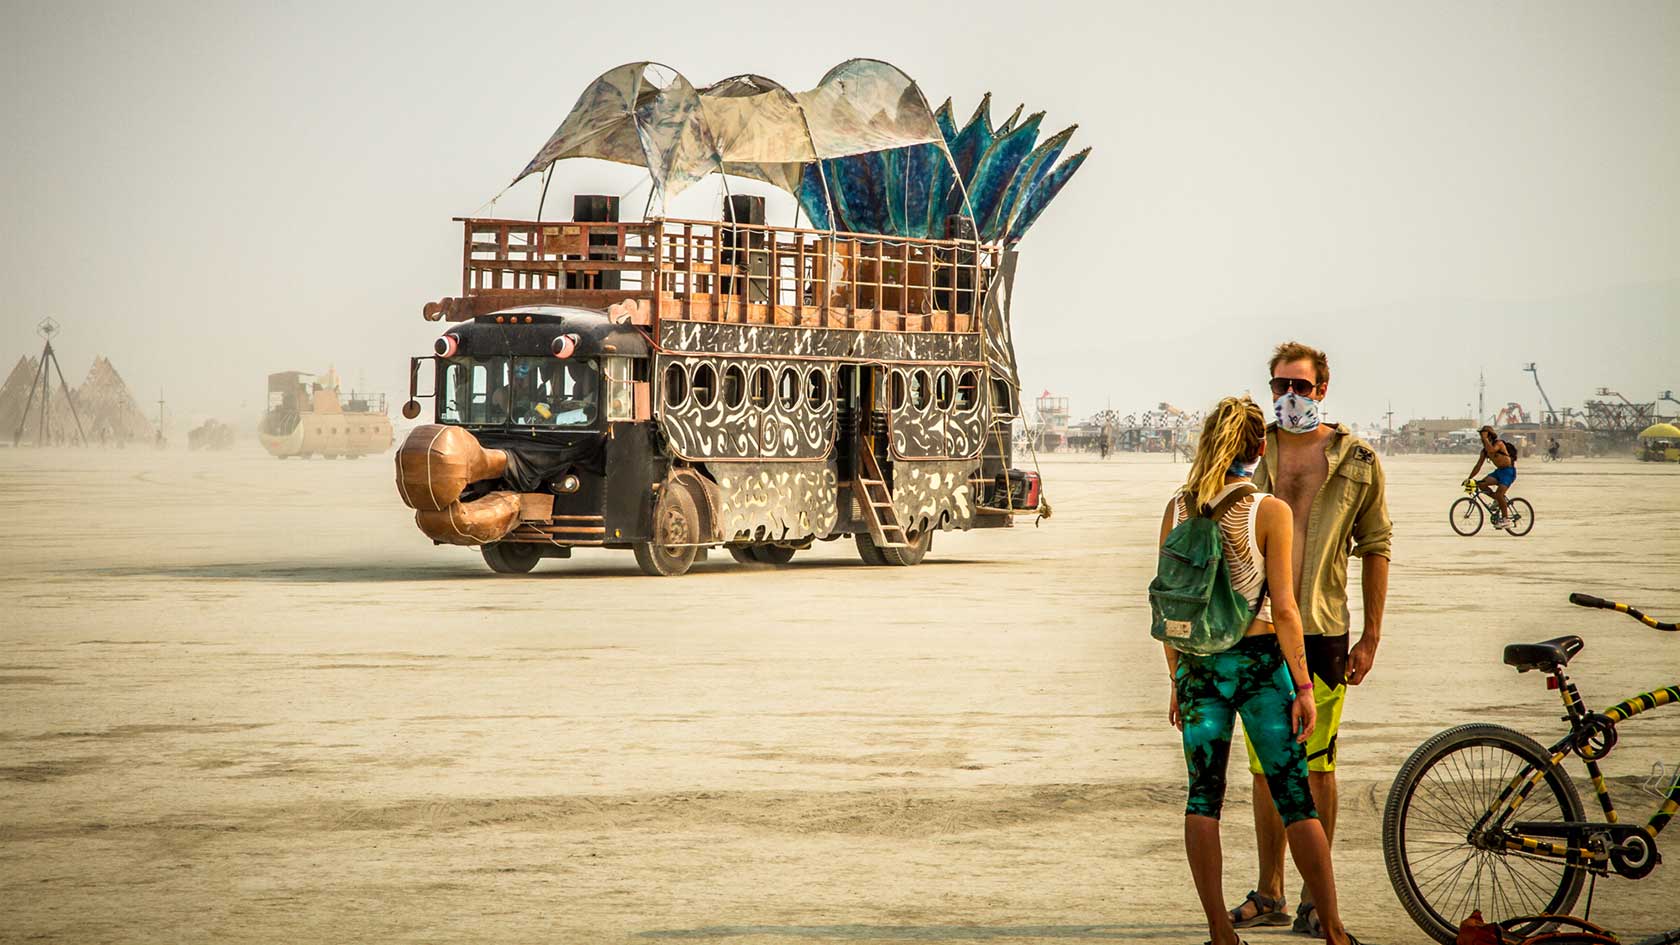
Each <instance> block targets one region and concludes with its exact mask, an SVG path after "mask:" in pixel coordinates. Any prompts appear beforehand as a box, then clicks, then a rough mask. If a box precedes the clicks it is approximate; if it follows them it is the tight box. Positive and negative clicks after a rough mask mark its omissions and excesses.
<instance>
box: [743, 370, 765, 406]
mask: <svg viewBox="0 0 1680 945" xmlns="http://www.w3.org/2000/svg"><path fill="white" fill-rule="evenodd" d="M747 397H748V398H749V399H751V400H752V405H753V406H754V407H768V406H770V369H769V368H767V367H757V368H753V373H752V387H751V388H750V389H749V390H748V393H747Z"/></svg>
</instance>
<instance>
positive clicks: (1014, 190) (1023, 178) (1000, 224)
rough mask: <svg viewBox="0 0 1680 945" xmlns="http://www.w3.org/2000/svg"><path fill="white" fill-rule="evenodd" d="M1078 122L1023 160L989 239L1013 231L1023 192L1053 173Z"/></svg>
mask: <svg viewBox="0 0 1680 945" xmlns="http://www.w3.org/2000/svg"><path fill="white" fill-rule="evenodd" d="M1078 127H1079V126H1078V125H1070V126H1068V127H1067V128H1064V129H1062V130H1061V131H1059V132H1057V133H1056V134H1054V135H1051V136H1050V139H1049V140H1048V141H1045V142H1044V143H1043V144H1040V145H1039V146H1038V147H1037V148H1034V149H1033V153H1031V154H1029V155H1027V159H1026V160H1025V161H1022V162H1021V169H1020V170H1019V171H1017V172H1016V174H1015V179H1014V180H1013V181H1011V182H1010V184H1009V192H1008V193H1006V194H1004V195H1003V204H1002V205H1001V206H999V207H998V212H997V216H996V217H995V218H994V224H993V226H992V227H991V229H989V230H988V235H987V236H986V238H987V239H990V240H999V239H1002V238H1003V237H1004V235H1005V234H1007V233H1008V232H1009V226H1010V224H1011V223H1013V222H1014V221H1015V216H1016V213H1017V212H1018V211H1019V210H1020V207H1021V195H1022V194H1025V193H1026V192H1027V191H1029V190H1031V189H1032V188H1033V186H1034V185H1035V184H1037V183H1038V182H1039V181H1040V180H1043V179H1044V175H1046V174H1048V173H1050V168H1051V167H1052V166H1054V165H1055V163H1056V158H1058V157H1061V155H1062V149H1063V148H1066V147H1067V143H1068V140H1069V139H1071V138H1072V137H1073V133H1074V131H1075V130H1076V129H1078Z"/></svg>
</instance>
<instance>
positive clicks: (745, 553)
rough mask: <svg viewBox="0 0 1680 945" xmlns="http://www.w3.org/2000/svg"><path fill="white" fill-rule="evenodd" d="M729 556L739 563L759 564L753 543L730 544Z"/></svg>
mask: <svg viewBox="0 0 1680 945" xmlns="http://www.w3.org/2000/svg"><path fill="white" fill-rule="evenodd" d="M728 548H729V557H731V558H734V559H735V561H736V562H737V563H739V564H758V563H759V562H758V556H757V555H755V554H753V550H752V546H751V545H729V546H728Z"/></svg>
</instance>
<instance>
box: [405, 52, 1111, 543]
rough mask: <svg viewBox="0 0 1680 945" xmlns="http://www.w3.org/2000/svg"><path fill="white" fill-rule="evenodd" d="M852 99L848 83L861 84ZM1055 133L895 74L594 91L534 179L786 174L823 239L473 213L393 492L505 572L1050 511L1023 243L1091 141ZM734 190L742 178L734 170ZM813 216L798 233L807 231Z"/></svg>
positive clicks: (938, 527) (873, 65) (535, 164)
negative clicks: (1018, 431)
mask: <svg viewBox="0 0 1680 945" xmlns="http://www.w3.org/2000/svg"><path fill="white" fill-rule="evenodd" d="M842 93H843V94H842ZM1041 119H1042V115H1034V116H1030V117H1029V118H1028V119H1026V120H1021V118H1020V112H1019V110H1017V112H1016V113H1015V114H1014V115H1013V116H1011V117H1010V119H1009V120H1008V121H1006V122H1004V123H1003V124H1001V125H996V126H994V124H993V122H992V120H991V117H990V113H989V108H988V105H987V103H986V102H984V101H983V102H982V104H981V106H980V107H979V108H978V109H977V110H976V111H975V113H974V115H973V117H972V118H971V119H969V121H968V122H967V123H966V124H965V125H963V126H961V127H958V126H957V125H956V124H955V122H954V121H953V119H952V114H951V106H950V103H949V102H946V103H945V105H944V106H942V107H941V108H940V109H938V110H937V111H935V110H933V109H930V108H928V106H927V104H926V100H925V98H924V97H923V96H922V94H921V91H920V89H919V88H918V87H917V86H916V85H915V83H914V82H912V81H911V80H910V79H909V78H908V77H907V76H905V75H904V74H903V73H902V72H900V71H899V70H897V69H896V68H894V67H892V66H890V65H888V64H886V63H881V62H878V61H874V60H852V61H850V62H847V63H843V64H841V65H840V66H837V67H835V69H833V70H831V71H830V72H829V74H828V76H826V77H825V78H824V80H823V83H822V84H820V85H819V86H818V87H817V88H816V89H814V90H811V91H809V92H800V93H793V92H789V91H788V90H786V89H784V88H783V87H781V86H780V85H777V84H776V83H774V82H773V81H771V80H769V79H766V78H763V77H762V76H737V77H735V78H732V79H726V80H724V81H722V82H719V83H714V84H713V85H710V86H706V87H705V88H700V89H697V88H695V87H694V86H692V85H691V84H690V83H689V82H688V81H687V80H686V79H684V78H683V77H682V76H681V75H680V74H679V73H676V72H675V71H673V70H670V69H668V68H666V67H663V66H658V65H657V64H653V63H632V64H629V65H626V66H621V67H619V68H617V69H614V70H611V71H609V72H607V73H605V74H604V75H602V76H601V77H600V78H598V79H596V80H595V82H594V83H592V84H591V85H590V87H589V88H588V89H587V90H586V91H585V92H584V94H583V96H582V97H581V98H580V99H579V101H578V104H577V105H576V106H575V107H574V108H573V110H572V112H571V113H570V114H569V115H568V116H567V117H566V120H565V122H564V123H562V125H561V126H560V128H559V129H558V130H557V131H556V132H555V133H554V135H553V136H552V137H551V138H550V139H549V141H548V143H547V144H545V145H544V147H543V149H542V150H541V151H540V152H538V154H537V156H536V157H535V158H533V159H532V161H531V162H530V163H529V164H528V165H527V167H526V169H525V171H524V172H523V173H522V174H521V175H520V177H519V178H516V182H517V180H518V179H522V178H524V177H527V176H530V175H533V174H544V175H545V181H544V183H545V190H544V202H545V203H546V198H547V189H546V185H547V184H548V183H549V181H548V180H547V176H552V175H553V172H554V170H555V168H556V166H557V162H559V161H561V160H563V159H565V158H572V157H593V158H599V159H605V160H611V161H616V162H619V163H623V164H631V165H637V166H643V167H645V168H646V170H647V172H648V174H649V177H650V184H651V186H650V197H649V210H651V209H652V205H653V202H654V200H655V199H658V200H659V201H660V202H661V205H663V202H664V201H665V200H668V199H669V198H670V197H672V196H674V195H675V193H676V192H678V191H679V190H680V189H682V188H684V187H686V186H688V185H690V184H692V183H695V182H697V181H699V180H701V179H704V178H706V177H707V176H708V175H712V174H724V175H731V176H735V177H745V178H750V179H755V180H759V181H763V182H767V183H770V184H773V185H776V186H777V187H779V188H781V189H783V190H785V191H786V192H787V193H788V194H790V195H791V196H792V197H793V198H794V202H795V203H796V204H797V207H798V212H799V214H800V217H801V218H802V220H803V222H805V223H806V224H807V225H805V226H787V227H783V226H772V225H768V224H766V223H765V222H764V208H765V203H764V200H763V198H762V197H756V196H749V195H743V194H733V195H729V194H725V195H724V196H723V199H722V201H721V203H722V209H721V213H720V214H719V219H716V220H700V219H683V218H675V217H667V216H663V215H660V214H654V213H644V214H643V217H642V219H640V220H623V219H621V218H620V213H619V201H618V199H617V198H614V197H610V196H594V195H577V196H575V197H574V198H573V200H572V211H573V212H572V214H571V219H569V220H545V219H543V218H542V213H541V210H539V212H538V214H537V216H536V218H535V219H530V220H515V219H502V218H458V221H459V222H460V223H461V224H462V230H463V234H462V269H461V291H460V294H459V295H458V296H453V297H448V298H443V299H440V300H437V301H433V302H429V303H427V304H426V305H425V306H424V308H423V315H424V317H425V318H427V319H428V320H432V321H446V322H447V323H448V328H447V329H446V330H445V331H443V333H442V334H441V335H440V336H439V337H438V338H437V339H436V342H435V345H434V349H433V352H432V353H431V354H429V355H424V356H418V357H412V358H411V359H410V365H409V379H410V380H409V399H408V401H407V403H405V404H404V407H403V414H404V416H405V417H407V418H409V419H410V420H414V419H418V418H420V417H421V414H422V412H423V411H425V410H426V408H425V407H423V406H422V403H421V402H422V401H428V400H429V401H430V413H431V416H430V418H429V420H430V422H427V423H423V424H422V425H420V426H418V427H416V428H414V429H413V430H412V431H411V432H410V434H409V435H408V437H407V439H406V441H405V442H404V443H403V444H402V446H401V447H400V448H399V450H398V452H397V457H396V466H397V470H396V479H397V489H398V493H399V495H400V497H401V498H402V500H403V502H404V503H405V504H406V505H408V506H409V507H410V508H412V509H414V510H415V523H416V525H417V526H418V527H419V529H420V531H421V532H422V533H424V534H425V535H426V536H427V537H429V538H430V539H431V540H432V541H433V542H434V543H436V544H440V545H460V546H471V547H476V548H478V549H479V550H480V552H481V553H482V555H483V557H484V560H485V562H486V563H487V564H488V565H489V566H490V567H491V568H492V569H493V570H495V571H497V572H502V573H524V572H528V571H530V570H531V569H532V568H533V567H534V566H535V565H536V564H537V563H538V562H539V561H540V560H541V559H543V558H567V557H570V556H571V554H572V551H573V549H575V548H616V549H629V550H631V551H632V552H633V553H634V555H635V560H636V562H637V564H638V565H639V566H640V568H641V570H642V571H643V572H645V573H647V574H651V575H664V576H670V575H679V574H682V573H684V572H686V571H687V570H688V569H689V568H690V567H691V566H692V564H693V563H694V562H695V561H697V560H700V559H702V558H703V557H705V555H706V553H707V550H708V549H714V548H723V549H726V550H727V551H728V552H729V553H730V554H731V555H732V556H733V557H734V558H735V559H736V560H737V561H740V562H743V563H760V564H784V563H786V562H788V561H789V560H791V559H792V557H793V556H794V555H795V554H796V553H797V552H798V551H800V550H801V549H805V548H809V547H811V545H812V544H813V543H814V542H817V541H831V540H839V539H846V538H850V539H851V540H852V541H853V542H854V543H855V545H856V548H857V552H858V554H859V556H860V557H861V558H862V559H863V561H865V562H867V563H869V564H874V565H898V566H905V565H914V564H916V563H918V562H920V561H921V560H923V557H924V556H925V555H927V554H928V553H929V551H930V549H931V548H932V544H933V539H934V534H935V533H936V532H940V531H949V530H968V529H975V528H1003V527H1010V526H1011V525H1012V524H1013V522H1014V519H1015V517H1017V516H1019V515H1022V514H1029V515H1032V514H1044V513H1047V509H1048V507H1047V505H1046V504H1045V503H1044V502H1043V501H1042V497H1041V495H1040V483H1039V480H1038V476H1037V475H1036V473H1030V472H1024V471H1021V470H1016V469H1014V468H1012V447H1011V435H1010V432H1011V425H1012V424H1013V423H1014V422H1015V420H1016V419H1017V417H1018V415H1019V412H1020V406H1019V382H1018V379H1017V375H1016V366H1015V356H1014V348H1013V344H1012V342H1011V340H1010V331H1009V317H1010V306H1009V298H1010V291H1011V288H1012V284H1013V275H1014V271H1015V268H1016V260H1017V255H1016V251H1015V244H1016V242H1018V241H1019V239H1020V236H1021V234H1022V233H1024V231H1025V229H1026V228H1027V226H1030V225H1031V223H1032V222H1033V221H1034V220H1036V219H1037V217H1038V216H1039V214H1040V213H1042V212H1043V209H1044V206H1045V205H1046V204H1047V203H1048V201H1049V199H1050V198H1051V197H1053V196H1054V195H1055V193H1056V192H1057V191H1058V190H1059V189H1060V188H1061V186H1062V185H1063V184H1065V183H1066V181H1067V180H1068V178H1069V177H1070V176H1071V175H1072V173H1073V171H1074V170H1075V169H1077V168H1078V166H1079V164H1080V162H1081V161H1082V160H1083V159H1084V156H1085V152H1080V153H1079V154H1076V155H1074V156H1073V157H1071V158H1069V159H1067V160H1066V161H1063V162H1062V163H1060V164H1057V163H1056V159H1057V157H1059V156H1060V154H1061V152H1062V150H1063V149H1064V147H1065V146H1066V143H1067V140H1068V137H1069V136H1070V135H1071V133H1072V130H1073V129H1071V128H1070V129H1068V130H1067V131H1065V132H1062V133H1061V134H1058V135H1054V136H1052V137H1050V138H1049V139H1047V140H1046V141H1043V142H1040V141H1038V123H1039V121H1040V120H1041ZM725 180H727V178H725ZM796 222H800V220H799V219H796Z"/></svg>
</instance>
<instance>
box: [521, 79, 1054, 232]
mask: <svg viewBox="0 0 1680 945" xmlns="http://www.w3.org/2000/svg"><path fill="white" fill-rule="evenodd" d="M1018 117H1019V110H1017V112H1016V115H1015V116H1012V117H1011V119H1010V121H1009V122H1006V123H1005V126H1004V127H1003V128H1000V129H997V130H996V131H993V129H992V128H991V122H990V118H989V116H988V115H987V114H986V104H985V103H984V102H983V103H982V105H981V108H980V109H979V110H977V111H976V113H975V118H974V119H971V120H970V123H969V125H968V126H965V127H964V128H963V129H960V130H959V129H957V128H956V127H955V125H954V123H953V122H952V121H951V119H950V103H949V102H947V103H946V105H945V106H944V108H942V109H941V110H940V113H939V114H937V115H936V114H935V113H934V112H933V110H932V109H930V108H929V107H928V103H927V99H926V97H925V96H924V95H923V94H922V90H921V88H920V87H919V86H917V84H916V83H915V81H914V80H912V79H911V78H910V77H909V76H907V75H905V74H904V72H902V71H901V70H899V69H898V68H897V67H896V66H893V65H891V64H889V63H885V62H881V61H879V60H875V59H852V60H848V61H847V62H843V63H841V64H840V65H838V66H835V67H834V68H833V69H830V70H829V71H828V74H827V75H825V76H823V79H822V81H821V82H819V83H818V84H817V87H816V88H814V89H811V90H809V91H805V92H790V91H788V90H787V89H786V88H784V87H782V86H781V85H780V84H778V83H776V82H774V81H773V80H770V79H767V78H765V77H763V76H758V75H739V76H733V77H731V78H728V79H724V80H722V81H721V82H717V83H714V84H712V85H709V86H706V87H705V88H702V89H698V90H697V89H696V88H695V87H694V86H693V85H692V84H691V83H690V82H689V81H688V80H687V79H686V78H684V77H683V76H682V74H681V73H679V72H677V71H676V70H674V69H671V68H669V67H667V66H663V65H660V64H658V63H653V62H633V63H627V64H625V65H622V66H619V67H617V68H615V69H612V70H609V71H608V72H606V73H604V74H603V75H601V76H600V77H599V78H597V79H595V81H594V82H592V83H590V85H589V87H588V88H586V89H585V90H584V92H583V95H581V96H580V97H579V98H578V101H577V104H576V105H574V106H573V107H572V110H571V112H570V113H569V114H568V115H567V116H566V119H565V121H563V122H562V123H561V125H560V127H559V128H558V129H556V130H555V132H554V134H553V135H551V136H550V137H549V139H548V141H547V142H546V143H545V144H544V145H543V146H542V148H541V150H539V151H538V152H537V154H536V156H535V157H533V158H532V159H531V160H530V162H529V163H527V164H526V165H525V168H524V170H522V171H521V172H520V173H519V175H518V176H517V177H515V178H514V182H515V183H517V182H518V181H520V180H523V179H524V178H526V177H528V176H530V175H532V174H536V173H540V172H542V171H543V170H545V169H546V168H548V167H550V166H552V165H553V164H554V163H555V162H556V161H559V160H563V159H566V158H576V157H588V158H597V159H601V160H607V161H614V162H617V163H620V164H629V165H633V166H638V167H644V168H646V169H647V171H648V174H649V176H650V178H651V180H652V182H653V187H654V190H655V193H656V194H657V195H658V197H659V200H660V205H661V207H662V208H663V207H664V205H665V202H666V201H668V200H670V199H671V198H673V197H675V196H676V195H677V194H679V193H681V192H682V191H683V190H685V189H687V188H688V187H689V186H691V185H692V184H694V183H696V182H698V181H699V180H701V179H703V178H705V177H706V176H707V175H709V174H713V173H722V174H730V175H735V176H739V177H746V178H751V179H754V180H759V181H763V182H765V183H768V184H771V185H772V186H775V187H777V188H780V189H782V190H784V191H787V192H788V193H790V194H792V195H793V196H794V197H795V198H796V199H797V200H798V201H799V204H800V208H801V209H802V210H803V211H804V212H805V214H806V216H807V217H809V218H810V220H811V222H812V224H813V225H815V226H817V227H819V228H821V229H843V230H850V231H854V232H862V233H875V234H882V235H888V236H916V237H927V236H937V237H943V236H945V235H946V233H945V232H944V226H945V224H944V221H945V219H946V218H947V217H948V216H950V215H953V214H960V215H963V216H967V217H969V218H971V219H973V220H974V221H975V225H976V228H977V232H978V235H979V236H980V238H981V239H984V240H986V241H988V242H1015V241H1017V240H1019V239H1020V236H1021V234H1022V233H1024V232H1025V230H1026V227H1027V226H1029V225H1031V223H1032V221H1033V220H1035V219H1036V218H1037V216H1038V214H1039V213H1042V212H1043V208H1044V206H1045V204H1047V203H1048V201H1049V199H1050V197H1052V196H1054V195H1055V192H1056V191H1058V190H1060V188H1061V186H1062V184H1064V183H1066V181H1067V178H1068V177H1071V176H1072V173H1073V171H1074V170H1076V169H1077V168H1078V166H1079V164H1080V162H1082V161H1083V160H1084V157H1085V153H1086V152H1081V153H1080V154H1078V155H1075V156H1074V157H1073V158H1071V159H1069V160H1068V161H1066V162H1064V163H1063V164H1062V165H1061V166H1059V167H1056V168H1055V169H1054V170H1052V169H1051V164H1053V163H1054V161H1055V159H1056V157H1057V156H1059V154H1060V152H1061V150H1062V148H1063V147H1064V146H1065V144H1066V142H1067V139H1068V137H1069V136H1071V134H1072V132H1073V129H1072V128H1069V129H1068V130H1067V131H1065V132H1062V133H1060V134H1058V135H1056V136H1054V137H1053V138H1052V139H1050V141H1047V142H1046V143H1045V144H1043V145H1039V146H1037V147H1036V148H1035V147H1034V145H1035V144H1036V141H1037V134H1038V122H1039V121H1040V120H1041V119H1042V117H1043V116H1042V115H1034V116H1032V118H1030V119H1029V120H1028V121H1027V122H1024V123H1021V124H1020V125H1018V126H1017V125H1016V119H1017V118H1018Z"/></svg>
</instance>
